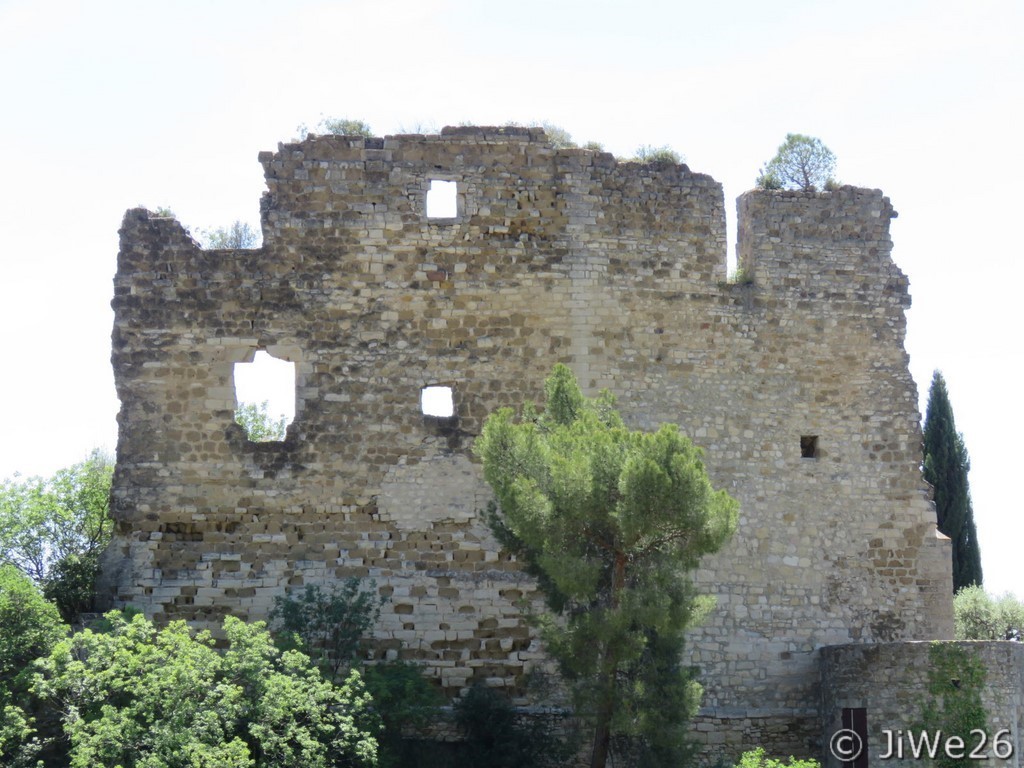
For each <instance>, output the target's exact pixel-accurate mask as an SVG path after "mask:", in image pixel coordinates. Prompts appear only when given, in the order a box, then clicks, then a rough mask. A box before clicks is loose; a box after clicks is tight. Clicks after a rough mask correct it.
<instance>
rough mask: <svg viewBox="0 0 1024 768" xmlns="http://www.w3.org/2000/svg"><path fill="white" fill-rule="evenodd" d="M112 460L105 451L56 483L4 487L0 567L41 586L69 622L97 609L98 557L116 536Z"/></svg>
mask: <svg viewBox="0 0 1024 768" xmlns="http://www.w3.org/2000/svg"><path fill="white" fill-rule="evenodd" d="M113 473H114V464H113V460H112V459H111V458H110V457H109V456H106V455H105V454H103V453H102V452H101V451H98V450H97V451H93V452H92V453H91V454H90V455H89V456H88V458H86V459H85V460H84V461H81V462H79V463H77V464H74V465H72V466H70V467H67V468H65V469H61V470H58V471H57V472H56V473H55V474H54V475H53V476H52V477H49V478H42V477H30V478H27V479H24V480H21V479H19V478H17V477H15V478H13V479H9V480H5V481H4V482H3V483H2V484H0V563H11V564H12V565H14V566H16V567H18V568H19V569H21V571H22V572H24V573H25V574H26V575H28V576H29V577H31V578H32V580H33V581H35V583H36V584H37V585H39V586H40V587H41V588H42V590H43V593H44V594H45V596H46V597H47V598H49V599H50V600H52V601H53V602H54V603H55V604H56V605H57V607H58V609H59V610H60V613H61V615H62V616H63V617H64V619H65V620H66V621H73V620H74V619H75V617H76V616H77V615H78V613H80V612H81V611H86V610H89V609H90V608H91V606H92V603H93V589H94V583H95V580H96V576H97V574H98V573H99V557H100V554H101V553H102V552H103V550H104V549H105V548H106V546H107V544H108V543H109V542H110V537H111V535H112V534H113V526H114V524H113V521H112V520H111V518H110V515H109V502H110V482H111V478H112V477H113Z"/></svg>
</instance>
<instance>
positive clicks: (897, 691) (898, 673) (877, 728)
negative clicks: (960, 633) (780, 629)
mask: <svg viewBox="0 0 1024 768" xmlns="http://www.w3.org/2000/svg"><path fill="white" fill-rule="evenodd" d="M931 645H932V644H931V643H928V642H914V643H880V644H874V645H864V644H850V645H841V646H833V647H830V648H824V649H822V651H821V658H822V663H821V690H822V701H821V707H822V709H821V713H822V724H823V727H824V740H823V746H822V755H821V760H822V765H823V766H824V768H840V765H841V763H840V762H839V761H838V760H837V759H836V758H835V757H834V756H833V755H831V754H829V752H828V749H827V748H826V745H827V740H828V738H829V737H830V736H831V735H832V734H833V733H835V731H836V730H837V729H839V728H841V727H842V724H841V714H842V710H843V708H854V707H856V708H865V709H866V710H867V724H868V754H869V762H870V764H871V765H889V766H893V768H911V766H915V765H917V766H919V765H921V764H922V761H921V760H917V759H914V758H913V757H912V756H911V755H910V751H909V747H908V748H907V749H905V751H904V759H902V760H900V759H896V758H895V757H893V758H891V759H886V760H881V759H880V755H881V754H883V753H885V752H886V751H888V743H889V738H888V737H887V736H886V735H885V733H884V732H883V731H884V729H889V730H892V731H899V730H902V731H904V732H907V731H910V730H911V729H913V728H915V727H916V726H915V723H916V722H917V719H918V718H919V717H920V716H921V707H922V702H923V701H924V700H925V697H926V695H927V691H928V673H929V669H930V667H931V661H930V659H929V651H930V648H931ZM950 645H952V643H950ZM955 645H957V646H959V647H961V648H963V649H965V650H966V651H967V652H968V653H970V654H972V655H975V656H976V657H977V658H978V659H980V660H981V662H982V663H983V664H984V667H985V670H986V679H985V685H984V688H983V690H982V697H981V698H982V705H983V706H984V708H985V710H986V713H987V718H988V731H989V737H990V738H994V737H995V734H996V732H997V731H999V730H1001V729H1009V731H1010V737H1009V738H1010V740H1011V743H1012V745H1013V755H1012V757H1010V758H1009V759H1006V760H1000V759H998V758H996V757H995V756H994V755H993V754H992V751H991V749H990V750H989V751H988V755H989V757H988V759H986V760H984V761H979V762H980V763H981V764H985V765H991V766H993V767H996V766H1000V767H1002V766H1006V767H1007V768H1019V766H1020V765H1021V761H1022V753H1021V749H1022V747H1024V740H1022V734H1024V644H1022V643H1019V642H1009V641H1005V642H958V643H956V644H955ZM915 733H918V732H917V731H915ZM973 746H976V742H975V743H972V744H971V747H973ZM968 749H970V747H969V748H968ZM924 762H925V764H927V762H928V761H927V760H925V761H924ZM971 762H974V761H971Z"/></svg>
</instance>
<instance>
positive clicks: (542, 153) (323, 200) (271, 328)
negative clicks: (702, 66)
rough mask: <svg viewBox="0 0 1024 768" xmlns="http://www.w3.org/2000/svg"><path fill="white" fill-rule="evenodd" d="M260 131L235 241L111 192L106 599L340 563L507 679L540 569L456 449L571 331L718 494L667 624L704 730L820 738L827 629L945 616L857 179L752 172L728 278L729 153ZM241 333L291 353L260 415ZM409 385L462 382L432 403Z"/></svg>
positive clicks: (879, 251)
mask: <svg viewBox="0 0 1024 768" xmlns="http://www.w3.org/2000/svg"><path fill="white" fill-rule="evenodd" d="M259 159H260V162H261V163H262V164H263V167H264V169H265V173H266V182H267V188H268V192H267V193H266V194H265V195H264V199H263V204H262V222H263V237H264V241H263V246H262V248H260V249H258V250H239V251H227V250H215V251H204V250H202V249H201V248H200V247H199V246H198V245H197V244H196V242H195V241H194V240H193V239H192V238H191V237H190V236H189V234H188V233H187V232H186V231H185V230H184V229H183V228H182V227H181V226H180V225H179V224H178V222H176V221H175V220H173V219H170V218H160V217H158V216H156V215H155V214H152V213H150V212H148V211H145V210H142V209H136V210H131V211H128V213H127V214H126V215H125V218H124V223H123V226H122V229H121V250H120V255H119V258H118V271H117V277H116V279H115V298H114V301H113V306H114V309H115V312H116V317H115V325H114V333H113V365H114V370H115V374H116V381H117V390H118V394H119V396H120V399H121V413H120V416H119V423H120V441H119V445H118V452H117V459H118V461H117V471H116V474H115V479H114V490H113V499H114V504H113V510H114V515H115V517H116V520H117V535H116V539H115V542H114V544H113V545H112V547H111V549H110V550H109V551H108V553H107V556H106V560H105V576H106V579H107V582H108V584H109V593H108V594H109V597H110V599H111V600H112V601H113V602H114V603H117V604H123V603H131V604H133V605H136V606H140V607H142V608H143V609H144V610H145V611H146V613H147V614H148V615H150V616H153V617H155V618H156V619H158V620H161V621H165V620H170V619H175V618H185V619H188V620H190V621H194V622H198V623H204V622H207V623H214V622H218V623H219V621H220V619H221V618H222V617H223V616H224V615H226V614H234V615H240V616H246V617H250V618H253V619H261V618H265V617H266V615H267V612H268V611H269V609H270V608H271V606H272V601H273V598H274V596H276V595H281V594H283V593H284V592H285V590H287V589H289V588H291V587H296V586H298V585H302V584H308V583H316V584H320V583H327V582H331V581H333V580H336V579H340V578H344V577H348V576H352V575H355V576H361V577H365V578H366V579H367V580H370V579H372V580H373V581H374V582H375V583H376V585H377V588H378V589H379V590H380V592H381V594H383V595H387V596H388V597H389V600H388V602H387V603H386V604H385V605H384V607H383V611H382V615H381V618H380V621H379V623H378V624H377V626H376V627H375V629H374V647H375V649H376V650H375V653H376V654H377V655H378V657H392V658H393V657H401V658H407V659H414V660H417V661H418V662H420V663H421V664H422V665H423V666H424V668H425V669H426V671H427V672H428V674H430V675H432V676H433V677H435V678H436V679H438V680H439V682H440V685H442V686H444V687H445V688H446V689H448V691H449V692H450V693H452V694H454V693H455V692H456V691H457V690H458V689H461V688H462V687H464V686H466V685H467V684H468V683H470V682H472V681H474V680H480V679H485V680H486V681H487V682H488V683H490V684H492V685H500V686H505V687H507V688H509V689H511V690H512V692H513V693H514V694H515V695H516V696H518V697H519V698H520V700H524V701H525V700H526V697H527V690H526V687H525V674H526V673H527V672H529V671H530V670H531V669H532V668H537V667H543V666H544V665H545V661H544V656H543V653H542V649H541V648H540V647H539V644H538V643H537V641H536V640H535V638H534V636H533V635H532V633H531V630H530V628H529V627H528V626H527V624H526V623H525V622H524V620H523V618H522V609H521V601H522V600H524V599H525V600H531V599H536V598H537V594H536V590H535V587H534V584H533V583H532V582H531V581H530V580H529V579H527V578H526V577H524V576H523V574H522V573H521V572H520V570H519V569H518V567H517V565H516V563H515V562H512V561H511V560H510V558H509V557H508V556H507V555H505V554H504V553H502V552H501V551H500V548H499V547H498V545H497V544H496V542H495V541H494V539H493V538H492V537H491V535H490V533H489V532H488V530H487V528H486V525H485V524H484V523H483V522H482V520H481V519H480V516H479V514H478V511H479V510H481V509H482V508H484V506H485V505H486V503H487V501H488V499H489V497H490V496H489V490H488V488H487V486H486V485H485V484H484V483H483V481H482V478H481V472H480V468H479V465H478V464H477V462H476V460H475V459H474V457H473V456H472V453H471V450H470V449H471V446H472V443H473V439H474V437H475V436H476V435H477V434H479V432H480V428H481V425H482V422H483V420H484V419H485V418H486V416H487V414H488V413H490V412H491V411H493V410H494V409H495V408H498V407H499V406H505V405H519V404H520V403H522V402H523V401H524V400H526V399H534V400H540V399H541V394H542V382H543V379H544V377H545V375H546V374H547V373H548V372H549V371H550V369H551V366H552V365H553V364H554V363H556V362H563V363H566V364H567V365H569V366H570V367H571V368H572V369H573V370H574V371H575V372H576V374H577V376H578V377H579V379H580V382H581V384H582V385H583V386H584V387H585V389H586V390H588V391H589V392H590V393H591V394H593V393H596V391H597V390H598V389H600V388H605V387H606V388H608V389H610V390H611V391H612V392H614V393H615V394H616V395H617V396H618V399H619V405H620V406H621V410H622V413H623V415H624V417H625V418H626V419H627V421H628V423H629V424H630V425H631V426H632V427H642V428H654V427H656V426H657V425H658V424H660V423H661V422H666V421H668V422H674V423H677V424H679V425H680V427H681V428H682V429H683V431H684V432H685V433H686V434H688V435H690V436H691V437H692V438H693V439H694V441H695V442H696V443H698V444H699V445H701V446H703V447H704V449H705V450H706V452H707V456H706V458H707V465H708V469H709V471H710V473H711V476H712V478H713V481H714V482H715V484H716V485H717V486H719V487H724V488H725V489H727V490H728V491H729V493H731V494H732V495H733V496H735V497H736V498H738V499H739V500H740V502H741V505H742V509H741V517H740V525H739V530H738V532H737V533H736V536H735V537H734V539H733V540H732V541H731V543H730V544H729V545H728V546H727V547H726V548H725V550H724V551H723V552H721V553H720V554H719V555H718V556H716V557H714V558H711V559H708V560H707V561H706V562H705V563H704V565H703V567H702V568H701V570H700V573H699V577H698V580H699V583H700V587H701V588H702V589H703V590H705V591H706V592H710V593H712V594H714V595H716V596H717V599H718V604H717V608H716V610H715V611H714V612H713V614H712V615H711V616H710V617H709V619H708V621H707V623H706V624H705V625H704V626H703V627H702V628H700V629H699V630H698V631H696V632H695V633H694V635H693V637H692V642H691V645H690V650H691V654H692V662H693V663H694V664H696V665H699V667H700V669H701V671H702V672H701V676H702V680H703V682H704V685H705V688H706V694H705V699H704V707H703V709H702V711H701V715H700V718H699V719H698V721H697V723H696V729H697V731H698V733H699V734H700V736H701V738H702V740H703V741H704V742H705V743H706V744H707V745H708V750H709V754H722V755H730V756H735V754H736V753H737V752H738V751H739V749H740V748H741V747H749V746H754V745H756V744H765V745H767V746H770V747H774V748H777V750H778V751H780V752H782V753H784V754H789V753H790V752H792V753H794V754H810V755H813V756H816V757H817V756H820V751H821V750H822V749H823V746H822V717H823V715H822V712H821V708H822V704H821V701H822V690H821V683H820V671H819V656H820V653H819V651H820V649H821V648H822V647H823V646H830V645H841V644H851V643H857V644H862V643H879V642H886V643H890V642H896V641H904V640H922V639H931V638H947V637H950V636H951V634H952V607H951V599H950V593H951V582H950V566H949V562H950V554H949V549H948V546H949V542H948V541H947V540H945V539H944V538H943V537H940V536H937V534H936V529H935V513H934V511H933V508H932V506H931V503H930V490H929V488H928V487H927V485H926V484H925V482H924V481H923V479H922V476H921V471H920V463H921V435H920V431H919V415H918V411H917V402H918V399H917V389H916V387H915V385H914V382H913V381H912V379H911V377H910V374H909V372H908V368H907V354H906V352H905V350H904V346H903V340H904V332H905V317H904V311H905V309H906V307H907V306H908V305H909V298H908V293H907V279H906V278H905V277H904V275H903V274H902V273H901V272H900V270H899V269H898V268H897V267H896V265H895V264H894V263H893V261H892V260H891V258H890V251H891V247H892V246H891V241H890V238H889V221H890V219H891V218H892V217H894V216H895V215H896V214H895V212H894V211H893V208H892V206H891V205H890V203H889V200H888V198H886V197H884V196H883V195H882V193H881V192H879V191H877V190H869V189H855V188H852V187H843V188H842V189H839V190H836V191H833V192H822V193H805V192H781V191H775V192H748V193H746V194H745V195H743V196H742V197H741V198H740V200H739V216H740V220H739V244H738V247H739V251H738V252H739V261H740V266H741V267H742V270H743V272H744V274H745V275H746V276H747V277H749V278H750V279H751V280H752V282H749V283H747V282H746V281H743V282H742V283H741V284H731V283H729V282H727V280H726V228H725V214H724V201H723V195H722V187H721V185H720V184H719V183H717V182H716V181H714V180H713V179H712V178H711V177H710V176H706V175H703V174H699V173H693V172H691V171H690V170H689V169H688V168H687V167H686V166H685V165H673V164H653V165H641V164H630V163H617V162H616V160H615V159H614V158H613V157H612V156H611V155H609V154H605V153H601V152H593V151H588V150H582V149H555V148H553V147H552V146H551V144H550V143H549V142H548V141H547V139H546V138H545V136H544V134H543V132H542V131H540V130H536V129H521V128H515V129H512V128H503V129H497V128H454V129H451V128H449V129H445V130H444V131H443V132H442V133H441V134H440V135H431V136H420V135H408V136H390V137H387V138H383V139H378V138H373V139H364V138H359V137H341V136H324V137H310V138H308V139H307V140H305V141H303V142H301V143H293V144H283V145H280V146H279V148H278V151H277V152H264V153H261V154H260V156H259ZM437 180H443V181H454V182H455V184H456V192H457V207H456V210H455V211H454V213H455V215H454V216H453V217H451V218H431V217H428V215H427V212H426V195H427V191H428V189H429V188H430V184H431V182H432V181H437ZM258 350H266V351H267V352H269V353H270V354H272V355H274V356H276V357H279V358H283V359H285V360H289V361H293V362H294V363H295V364H296V372H297V373H296V402H297V417H296V420H295V422H294V423H293V424H292V425H291V426H290V427H289V430H288V436H287V439H286V440H285V441H283V442H281V443H262V444H256V443H251V442H249V441H248V440H247V438H246V435H245V433H244V432H243V431H242V429H241V428H240V427H238V426H237V425H236V424H235V423H234V421H233V412H234V409H235V396H234V389H233V381H232V375H233V373H232V372H233V366H234V364H235V363H237V362H241V361H247V360H251V359H252V357H253V355H254V353H255V352H256V351H258ZM431 385H441V386H449V387H451V388H452V390H453V394H454V403H455V414H454V416H452V417H451V418H441V417H431V416H425V415H423V413H422V412H421V408H420V392H421V390H422V389H423V388H424V387H426V386H431ZM840 698H841V696H840ZM829 701H831V702H832V703H833V704H835V702H836V701H838V699H835V698H834V697H833V698H831V699H829ZM842 706H854V705H851V704H844V705H842ZM831 715H832V711H831V710H830V712H829V713H828V716H829V717H831Z"/></svg>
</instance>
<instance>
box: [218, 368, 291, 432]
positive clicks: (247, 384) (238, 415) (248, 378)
mask: <svg viewBox="0 0 1024 768" xmlns="http://www.w3.org/2000/svg"><path fill="white" fill-rule="evenodd" d="M233 378H234V389H235V421H236V422H237V423H239V424H240V425H241V426H242V428H243V429H244V430H245V433H246V436H247V437H248V438H249V440H251V441H252V442H254V443H265V442H273V441H280V440H284V438H285V431H286V430H287V428H288V425H289V424H291V423H292V421H293V420H294V419H295V363H292V362H289V361H287V360H281V359H279V358H276V357H274V356H273V355H271V354H269V353H268V352H265V351H264V350H260V351H258V352H257V353H256V354H255V355H254V356H253V360H252V362H251V363H235V369H234V376H233Z"/></svg>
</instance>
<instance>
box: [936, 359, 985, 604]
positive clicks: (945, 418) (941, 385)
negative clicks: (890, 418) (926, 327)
mask: <svg viewBox="0 0 1024 768" xmlns="http://www.w3.org/2000/svg"><path fill="white" fill-rule="evenodd" d="M970 468H971V462H970V459H969V458H968V455H967V447H966V446H965V445H964V438H963V435H961V434H960V433H959V432H957V430H956V422H955V421H954V419H953V406H952V405H951V404H950V401H949V392H948V391H947V390H946V381H945V379H943V378H942V374H941V373H939V372H938V371H935V373H934V375H933V376H932V384H931V389H930V390H929V393H928V410H927V413H926V415H925V420H924V478H925V480H927V481H928V482H929V483H931V485H932V487H933V488H934V489H935V515H936V522H937V523H938V527H939V530H940V531H942V533H944V534H946V535H947V536H949V538H950V539H952V540H953V591H954V592H959V591H960V590H961V589H962V588H964V587H969V586H971V585H972V584H978V585H980V584H981V583H982V572H981V551H980V549H979V548H978V533H977V530H976V529H975V526H974V509H973V507H972V506H971V490H970V486H969V484H968V480H967V473H968V471H969V470H970Z"/></svg>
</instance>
